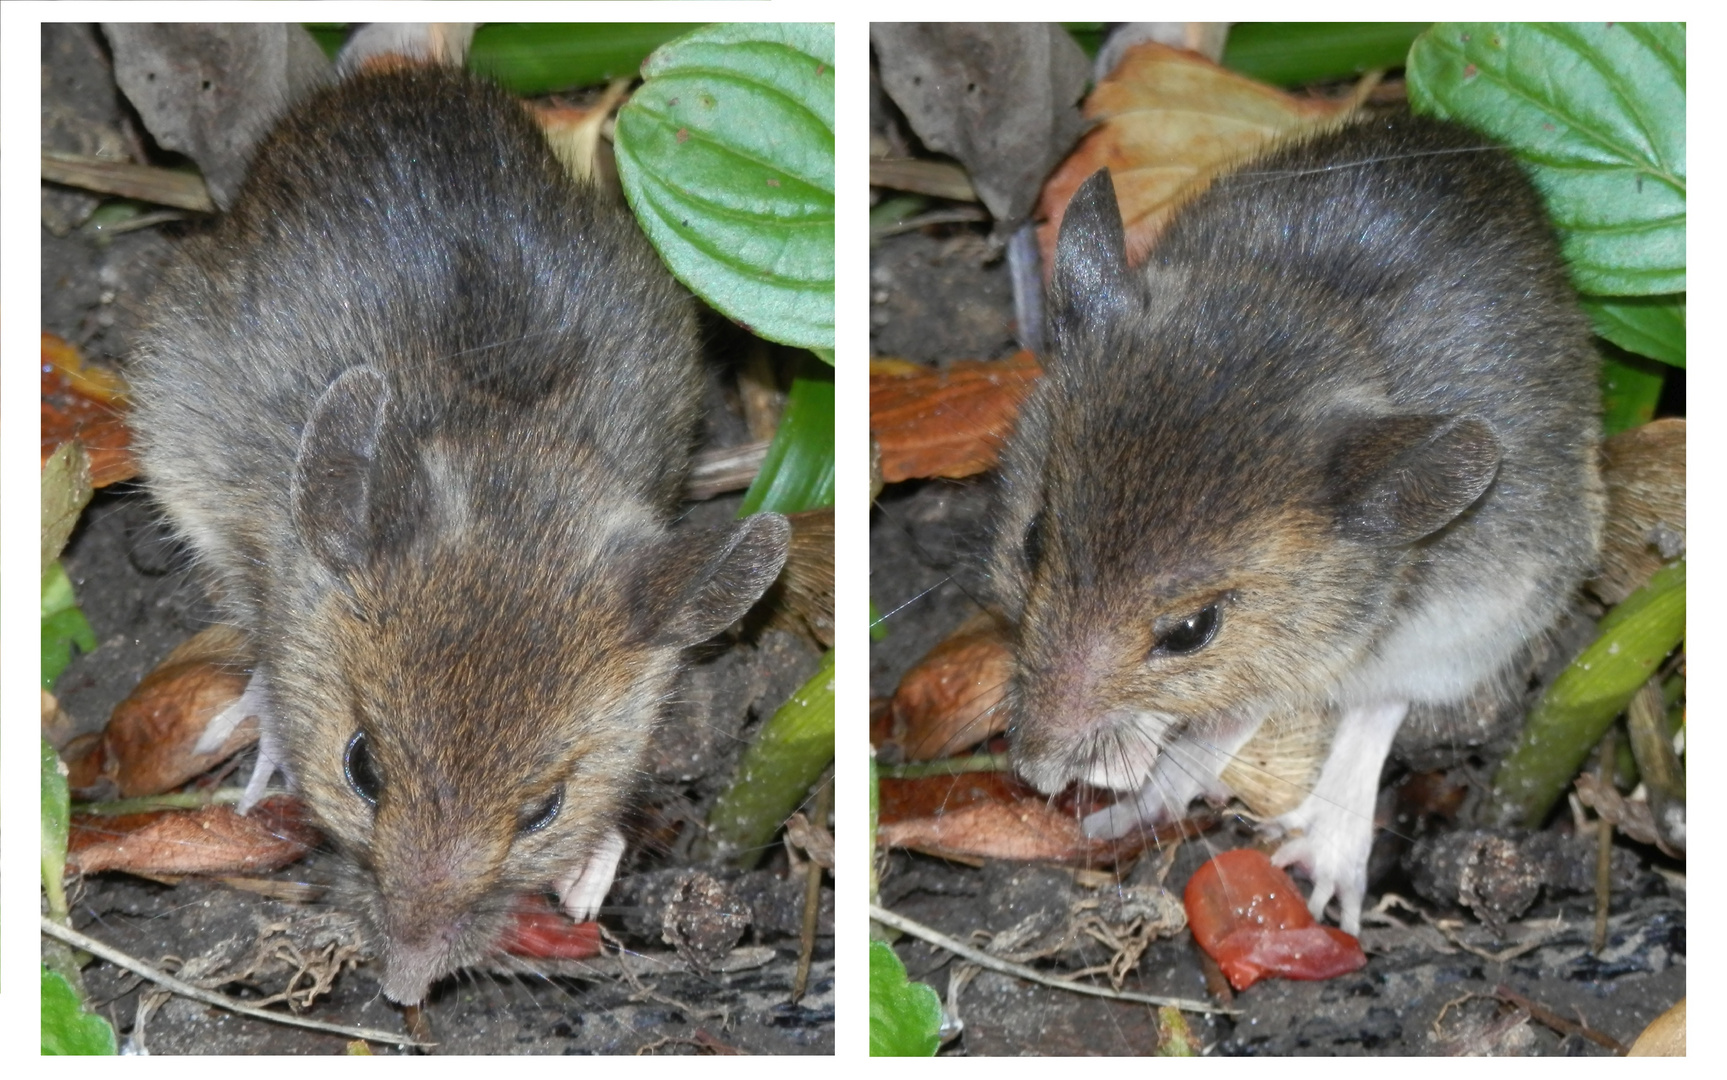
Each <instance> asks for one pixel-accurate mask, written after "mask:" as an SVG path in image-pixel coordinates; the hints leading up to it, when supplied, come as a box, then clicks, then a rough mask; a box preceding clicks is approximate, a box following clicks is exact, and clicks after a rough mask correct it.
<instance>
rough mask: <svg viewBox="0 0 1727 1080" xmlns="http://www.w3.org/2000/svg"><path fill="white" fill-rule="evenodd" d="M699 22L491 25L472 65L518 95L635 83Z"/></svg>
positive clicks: (481, 33) (479, 37)
mask: <svg viewBox="0 0 1727 1080" xmlns="http://www.w3.org/2000/svg"><path fill="white" fill-rule="evenodd" d="M697 25H699V24H695V23H487V24H485V25H484V26H482V27H480V28H479V29H478V30H476V31H474V44H473V47H472V48H471V49H469V50H468V67H469V68H470V69H472V70H473V71H476V72H479V73H480V74H482V75H488V76H490V77H491V78H493V79H496V80H497V81H498V82H499V83H501V84H502V85H503V86H505V87H506V88H508V89H510V90H512V91H514V92H515V93H518V94H545V93H550V92H551V91H553V90H566V89H569V88H570V87H576V86H592V85H595V84H596V83H603V82H609V81H611V80H612V79H631V78H634V77H635V75H636V72H637V71H638V70H639V69H640V68H641V66H642V60H643V59H645V58H646V57H647V55H648V54H649V53H651V52H652V51H653V50H655V49H657V48H659V47H660V46H661V45H663V44H665V43H666V42H667V41H670V40H671V39H672V38H674V37H677V36H678V35H679V34H682V33H685V32H687V31H689V30H692V29H694V28H695V27H696V26H697Z"/></svg>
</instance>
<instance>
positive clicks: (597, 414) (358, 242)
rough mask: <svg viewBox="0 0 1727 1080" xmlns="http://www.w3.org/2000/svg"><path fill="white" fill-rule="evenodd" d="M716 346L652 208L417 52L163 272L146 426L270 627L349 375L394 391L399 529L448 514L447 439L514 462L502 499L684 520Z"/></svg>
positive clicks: (211, 549) (294, 147)
mask: <svg viewBox="0 0 1727 1080" xmlns="http://www.w3.org/2000/svg"><path fill="white" fill-rule="evenodd" d="M380 147H386V148H388V150H389V152H388V153H380V152H379V148H380ZM309 193H321V194H320V195H319V196H318V197H315V198H314V197H308V195H309ZM696 359H697V358H696V352H695V328H694V318H693V314H692V312H691V310H690V303H689V300H688V297H687V296H686V295H684V294H683V293H682V291H681V290H680V289H679V288H678V287H677V286H676V285H675V284H674V283H673V282H672V281H671V279H670V277H669V275H667V274H666V273H665V271H664V270H663V268H661V267H660V266H659V265H658V258H657V256H656V255H655V254H654V253H653V251H652V250H651V249H650V248H649V247H648V245H647V243H646V241H645V240H644V239H643V238H642V237H641V235H640V233H639V232H638V231H637V230H636V228H635V226H634V224H633V222H631V221H630V219H629V217H628V215H627V213H626V212H625V211H624V210H623V209H622V208H621V207H619V206H612V205H608V204H607V203H606V202H605V201H604V200H603V199H602V198H601V197H600V196H599V195H598V194H597V193H594V192H585V193H584V192H580V191H579V190H578V189H576V188H575V187H574V186H573V185H572V184H571V182H570V181H569V180H568V178H567V177H566V176H565V175H564V174H563V172H562V169H561V167H560V166H559V165H558V163H557V162H556V161H555V159H554V158H553V157H552V155H551V153H550V151H549V149H548V148H547V147H546V145H545V142H544V139H543V138H542V137H541V135H540V134H539V132H538V130H537V129H536V128H535V127H534V125H533V124H532V122H531V121H530V119H529V118H528V117H527V116H526V115H525V113H524V112H523V109H522V106H521V105H520V104H519V103H518V102H516V101H515V100H514V99H512V98H510V97H509V96H508V95H506V94H504V93H503V92H502V91H501V90H498V89H497V88H495V87H493V86H491V85H489V84H486V83H484V82H481V81H478V80H475V79H472V78H471V77H468V76H464V75H461V74H459V73H454V72H449V71H446V70H442V69H435V68H417V69H412V70H404V71H398V72H393V73H389V74H387V75H381V76H363V77H361V78H358V79H352V80H349V81H347V82H345V83H343V84H342V85H340V86H338V87H336V88H334V89H332V90H329V91H326V92H324V93H323V94H321V95H319V96H318V97H317V98H315V99H313V100H312V101H311V102H310V103H308V104H306V105H304V106H301V107H299V108H297V109H296V110H295V111H294V112H293V113H291V114H290V116H289V118H288V119H287V121H286V122H285V123H284V124H283V125H282V126H281V127H279V128H278V129H277V130H276V131H275V132H274V133H273V134H272V135H271V136H270V137H269V138H268V139H266V140H265V141H264V143H262V144H261V146H260V147H259V149H258V151H257V154H256V156H255V159H254V167H253V171H252V175H251V176H250V177H249V178H248V179H247V182H246V185H245V187H244V189H243V191H242V193H241V195H240V197H239V199H238V201H237V202H236V204H235V206H234V208H233V210H232V212H231V213H229V214H228V215H227V216H226V217H224V218H223V220H222V221H221V222H220V224H219V225H217V226H216V227H215V228H214V229H213V230H212V231H211V232H209V233H208V234H206V235H202V236H198V237H195V238H193V239H191V240H190V241H188V242H187V243H185V244H184V245H183V247H182V249H181V254H180V257H179V259H178V261H177V262H176V264H175V265H174V266H172V267H171V268H170V270H169V271H168V272H167V273H166V275H165V276H164V279H163V281H162V283H161V286H160V288H159V290H158V293H157V297H156V300H155V303H154V307H153V318H152V320H151V323H150V325H149V327H148V330H147V333H146V336H145V339H144V343H143V346H142V348H141V350H140V354H139V356H138V358H137V365H136V369H135V370H136V380H135V381H136V386H137V401H138V404H137V411H136V413H135V425H136V429H137V431H138V435H139V442H140V451H141V456H142V458H143V461H144V465H145V470H146V472H147V474H148V475H149V477H150V480H151V482H152V484H153V486H154V487H155V489H156V491H157V492H158V495H159V497H160V498H161V501H162V503H163V504H164V506H166V507H167V508H168V510H169V513H170V515H171V516H172V517H173V519H174V522H175V524H176V525H177V526H178V527H179V528H180V529H181V530H182V531H183V532H184V533H185V534H187V535H188V536H189V537H190V538H191V540H192V542H193V544H194V546H195V547H196V548H197V550H198V551H199V553H200V555H201V556H202V557H203V558H204V559H205V560H207V561H208V562H209V564H210V565H211V569H212V570H213V571H214V573H215V576H216V578H217V579H218V581H219V583H220V585H221V587H222V588H223V591H224V594H225V595H224V600H225V601H226V602H227V603H228V604H229V605H230V606H231V608H232V614H233V616H234V617H235V618H237V619H238V620H239V621H241V622H242V623H243V624H244V625H246V626H247V627H248V628H249V629H257V625H256V624H257V615H258V611H259V607H260V605H261V604H263V603H264V597H265V595H266V594H267V592H268V585H267V580H266V579H267V576H268V575H269V574H272V573H285V572H288V567H287V566H285V565H284V564H283V560H282V556H283V555H284V554H285V553H294V552H297V551H298V545H297V544H296V542H295V539H294V535H293V529H292V524H291V521H290V519H289V507H288V502H287V500H286V498H285V493H286V492H287V491H288V489H289V486H290V482H291V479H292V476H293V470H294V462H295V457H296V454H297V453H298V451H299V448H300V439H301V434H302V431H303V428H304V425H305V423H306V420H307V417H308V415H309V414H310V412H311V409H312V406H313V404H314V403H315V402H316V401H317V400H318V398H319V396H320V395H321V394H322V393H323V392H324V391H325V389H326V388H327V387H328V386H329V385H330V384H331V383H332V381H333V380H334V379H335V378H336V376H337V375H338V374H340V373H341V372H343V371H345V370H348V369H350V368H353V367H357V366H369V367H371V368H374V369H376V370H377V371H379V372H381V373H383V374H384V376H385V377H386V379H387V381H388V382H389V384H390V386H391V390H392V394H393V398H392V401H391V406H390V408H391V422H390V423H389V424H388V425H387V427H386V444H385V445H384V446H383V447H382V448H381V451H382V460H383V466H382V473H383V477H382V479H384V480H386V481H388V482H386V483H381V484H379V485H378V490H379V492H380V495H381V496H382V497H381V498H380V499H379V500H378V501H377V502H376V503H375V504H374V505H373V507H372V509H371V517H372V533H373V538H374V541H375V542H376V544H377V545H379V546H380V547H388V546H389V545H390V544H391V543H392V541H393V540H399V539H403V538H401V537H392V535H391V531H392V530H400V529H401V528H402V522H403V521H404V519H412V518H414V517H415V516H416V515H419V516H424V515H426V514H434V515H435V514H436V512H437V511H436V504H437V499H438V492H437V488H438V485H439V484H440V482H441V479H442V478H440V477H437V476H432V475H428V474H427V465H426V460H425V458H424V456H423V453H422V452H423V450H424V448H425V447H427V446H431V445H433V444H442V445H446V446H450V447H456V448H459V450H458V451H457V453H458V454H459V455H460V457H461V459H462V460H461V461H459V462H458V463H457V464H459V465H460V466H461V467H462V468H463V469H465V470H472V471H473V473H474V475H476V476H484V475H486V474H487V473H490V474H492V475H493V477H494V480H493V481H492V482H490V483H487V482H485V481H480V482H479V483H478V486H477V488H476V491H477V492H478V493H479V494H480V495H481V496H482V497H483V496H484V494H485V492H486V490H488V489H489V490H490V491H491V492H492V494H493V495H495V496H496V497H497V498H499V499H518V500H520V499H532V500H534V502H535V503H537V504H538V505H539V506H541V507H544V508H546V511H547V513H546V514H542V515H536V514H534V513H532V512H531V511H532V509H533V508H532V507H528V506H524V507H521V508H520V509H522V510H523V511H524V513H522V514H517V515H515V520H517V521H519V522H522V523H528V522H531V521H532V520H533V519H534V518H535V517H536V516H539V517H544V518H545V522H544V523H545V526H546V527H547V528H556V527H558V526H557V525H556V522H555V520H554V519H556V518H557V517H558V516H559V515H558V514H557V513H555V512H553V509H554V508H555V507H559V506H562V507H565V508H567V507H569V506H571V505H579V504H583V503H591V502H593V501H594V500H596V499H601V498H605V499H623V500H624V501H626V502H635V501H639V502H640V503H642V504H646V506H648V507H651V508H653V509H654V510H655V512H656V516H659V517H660V518H661V519H662V520H663V519H664V517H665V516H667V515H668V514H669V511H670V509H671V507H672V505H673V503H674V501H675V499H676V496H677V490H678V486H679V484H680V482H681V479H682V476H683V473H684V471H685V468H686V465H687V461H688V453H689V448H690V444H691V441H692V439H693V437H694V433H695V424H696V421H697V413H696V408H697V393H698V390H697V386H698V384H697V381H696V379H697V368H696ZM500 416H518V417H519V418H520V422H519V423H518V424H515V425H513V429H512V428H506V429H503V430H500V425H499V423H498V418H499V417H500ZM577 462H579V463H580V467H576V465H575V463H577ZM596 488H597V489H598V490H596ZM405 503H414V504H416V505H405ZM516 539H517V541H518V542H521V541H526V540H528V539H529V537H527V536H521V537H517V538H516Z"/></svg>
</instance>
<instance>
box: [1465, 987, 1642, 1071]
mask: <svg viewBox="0 0 1727 1080" xmlns="http://www.w3.org/2000/svg"><path fill="white" fill-rule="evenodd" d="M1493 996H1494V997H1497V998H1499V999H1500V1000H1501V1001H1505V1002H1509V1003H1510V1004H1512V1005H1516V1006H1517V1007H1518V1008H1520V1009H1522V1010H1524V1011H1525V1012H1527V1013H1528V1014H1529V1015H1530V1017H1531V1018H1532V1019H1534V1020H1536V1021H1538V1022H1540V1023H1543V1024H1546V1025H1547V1026H1548V1027H1550V1028H1552V1029H1553V1030H1554V1031H1557V1032H1559V1033H1560V1034H1561V1035H1581V1036H1583V1037H1584V1038H1585V1039H1588V1040H1589V1041H1590V1042H1592V1043H1595V1044H1596V1045H1597V1046H1604V1047H1606V1048H1607V1049H1609V1050H1611V1051H1613V1052H1614V1053H1615V1054H1618V1055H1619V1056H1620V1057H1624V1056H1625V1053H1626V1050H1625V1044H1624V1043H1622V1042H1620V1041H1619V1040H1618V1039H1615V1038H1614V1037H1613V1036H1611V1035H1608V1034H1607V1033H1605V1032H1601V1031H1596V1030H1595V1029H1594V1028H1592V1027H1590V1026H1589V1025H1588V1024H1575V1023H1572V1022H1571V1021H1570V1020H1567V1019H1565V1018H1564V1017H1563V1016H1560V1015H1558V1014H1557V1013H1555V1012H1553V1011H1552V1010H1551V1009H1547V1008H1544V1007H1542V1006H1540V1005H1537V1004H1535V1002H1533V1001H1530V1000H1529V999H1528V998H1526V997H1524V996H1523V995H1522V994H1519V993H1518V992H1517V991H1515V990H1513V989H1511V987H1509V986H1506V985H1505V984H1504V983H1500V984H1499V985H1498V986H1495V987H1494V988H1493Z"/></svg>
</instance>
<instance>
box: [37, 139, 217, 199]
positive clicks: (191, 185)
mask: <svg viewBox="0 0 1727 1080" xmlns="http://www.w3.org/2000/svg"><path fill="white" fill-rule="evenodd" d="M42 179H44V180H48V181H51V182H53V183H56V184H65V185H67V186H69V187H76V188H83V189H84V190H86V191H97V192H101V193H102V194H105V195H119V196H122V197H124V198H128V199H142V200H144V201H145V202H153V203H158V204H160V205H162V206H173V207H178V208H179V209H181V210H194V211H196V212H198V213H200V214H214V213H215V212H216V204H215V203H214V202H213V201H211V199H210V190H209V188H207V187H205V186H204V179H203V177H201V176H196V175H193V174H191V173H182V172H176V171H174V170H172V169H158V168H156V167H154V166H152V165H134V164H132V163H131V162H127V161H108V160H107V159H105V158H94V157H88V156H86V155H83V154H66V153H61V152H59V151H55V150H44V151H42Z"/></svg>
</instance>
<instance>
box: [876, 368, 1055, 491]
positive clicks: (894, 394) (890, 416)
mask: <svg viewBox="0 0 1727 1080" xmlns="http://www.w3.org/2000/svg"><path fill="white" fill-rule="evenodd" d="M1040 374H1042V372H1041V369H1039V367H1038V366H1037V361H1036V359H1035V358H1033V356H1032V355H1031V353H1029V352H1020V353H1016V354H1015V355H1013V356H1010V357H1008V358H1007V359H1006V360H991V361H977V360H963V361H960V362H958V363H954V364H949V365H948V366H947V367H946V368H944V369H942V370H939V371H938V370H936V369H934V368H929V367H924V366H923V365H921V364H911V363H907V362H905V361H903V360H883V359H877V360H871V361H870V434H871V436H872V437H873V439H874V441H875V446H876V449H877V451H878V452H879V455H880V458H879V463H880V468H879V471H880V476H881V479H882V480H883V481H884V482H886V483H890V484H891V483H896V482H898V481H900V480H909V479H912V478H914V477H928V476H944V477H949V478H954V479H957V478H959V477H965V476H975V475H976V474H978V473H981V472H983V471H985V470H986V469H990V468H992V467H994V465H995V462H996V456H997V455H998V454H999V453H1000V452H1001V445H1002V441H1003V440H1004V439H1005V438H1006V437H1007V433H1008V432H1009V431H1011V430H1012V429H1013V421H1014V417H1015V416H1017V415H1018V413H1019V406H1020V402H1021V401H1023V400H1024V399H1025V395H1026V394H1027V393H1029V392H1030V391H1031V387H1032V384H1033V383H1034V382H1035V381H1036V380H1037V378H1038V376H1039V375H1040Z"/></svg>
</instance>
